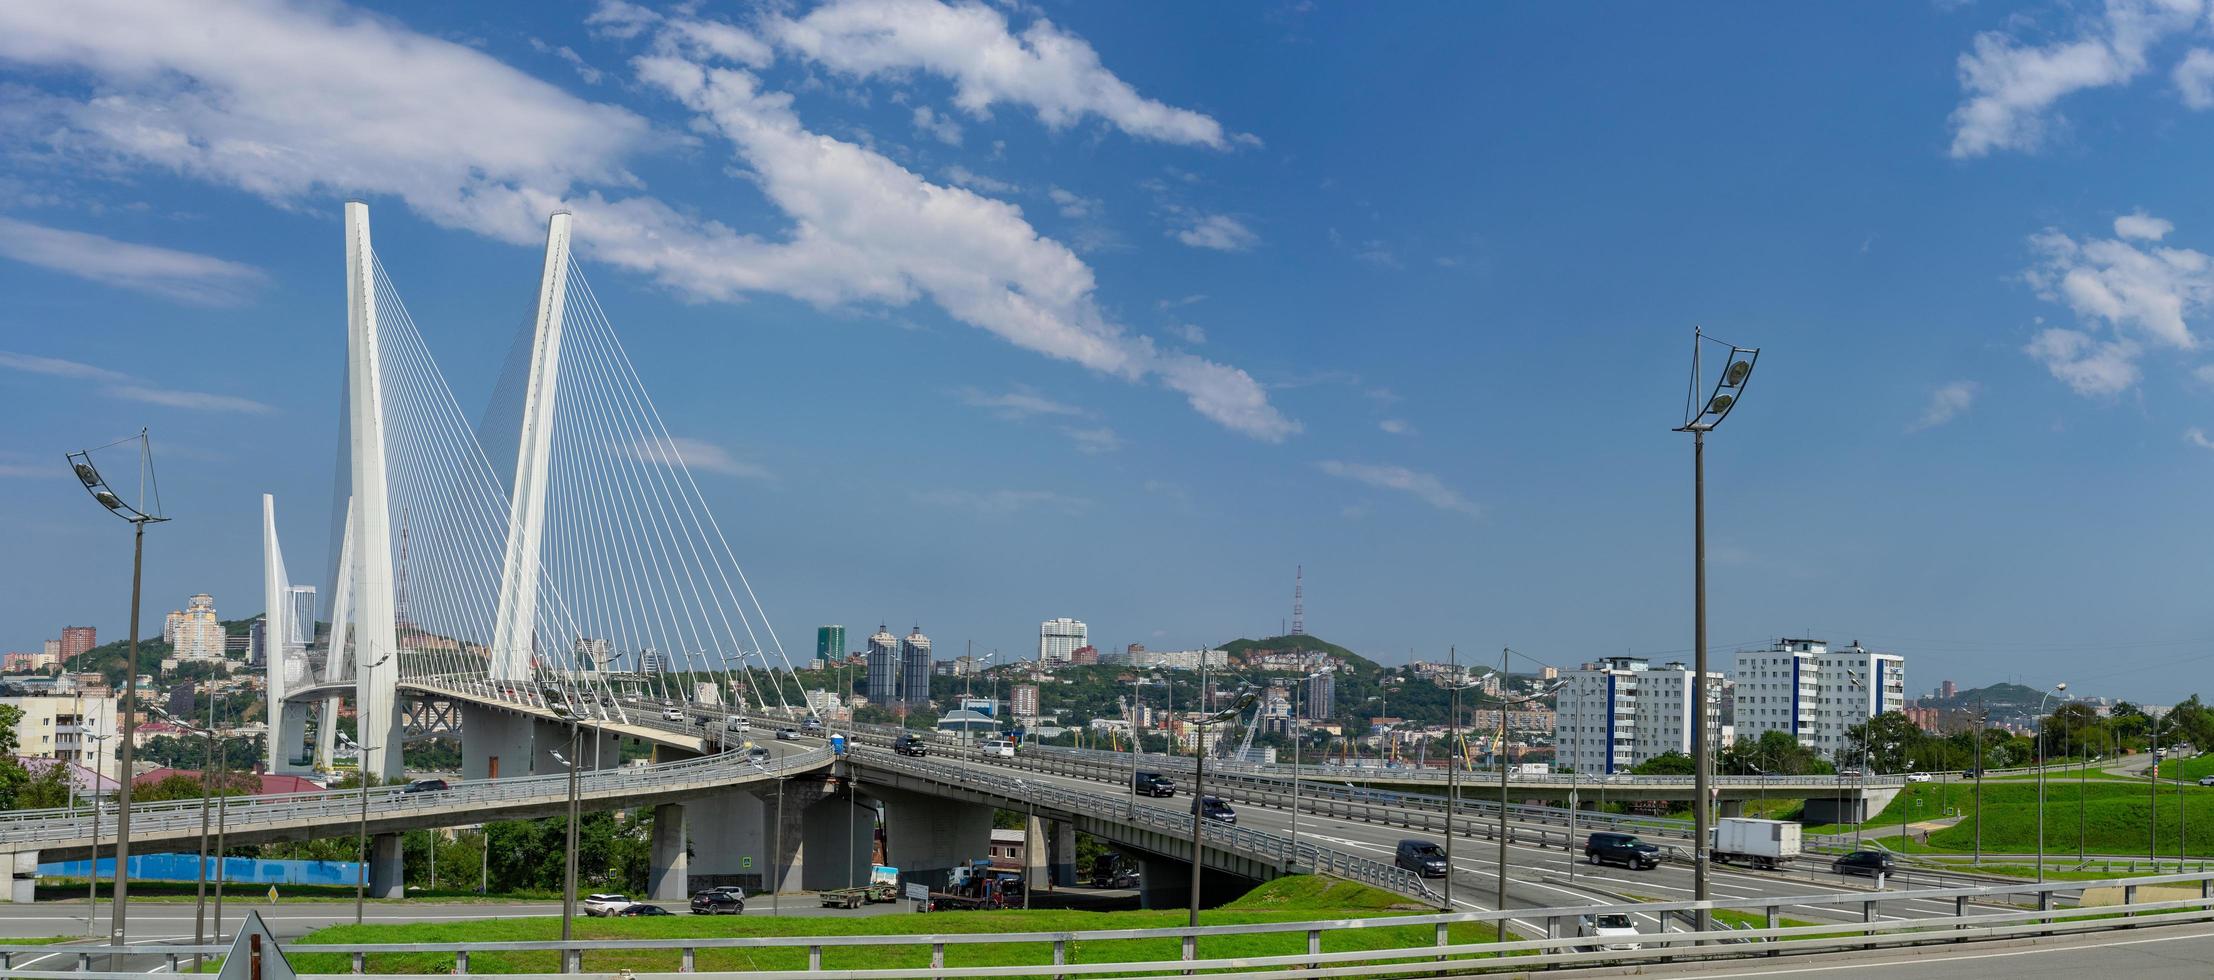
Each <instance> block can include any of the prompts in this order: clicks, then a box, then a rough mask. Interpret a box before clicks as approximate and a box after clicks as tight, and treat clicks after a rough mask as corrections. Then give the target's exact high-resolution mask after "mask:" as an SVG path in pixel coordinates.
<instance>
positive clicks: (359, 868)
mask: <svg viewBox="0 0 2214 980" xmlns="http://www.w3.org/2000/svg"><path fill="white" fill-rule="evenodd" d="M390 659H392V655H391V654H389V653H388V654H385V655H384V656H382V657H378V658H377V662H376V663H373V664H370V665H369V666H368V667H367V668H364V669H366V670H375V669H377V668H379V667H382V666H384V662H385V661H387V660H390ZM362 734H363V735H367V734H369V733H368V732H367V731H363V732H362ZM356 748H357V749H359V750H360V752H361V755H360V756H358V757H357V758H358V760H359V761H358V762H357V763H356V764H355V766H354V778H355V779H358V780H360V781H361V828H360V830H359V831H358V832H357V833H356V836H355V838H354V855H355V857H356V859H357V860H358V862H359V863H358V864H357V865H356V866H355V867H354V924H355V925H357V926H358V925H360V924H361V909H362V904H363V903H362V899H363V898H364V897H365V896H366V895H367V894H368V892H369V753H371V752H377V751H380V750H382V749H383V748H384V746H381V745H376V746H372V745H370V744H369V743H368V741H366V740H364V741H363V742H362V743H361V744H360V745H358V746H356Z"/></svg>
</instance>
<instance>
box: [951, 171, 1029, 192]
mask: <svg viewBox="0 0 2214 980" xmlns="http://www.w3.org/2000/svg"><path fill="white" fill-rule="evenodd" d="M944 173H945V178H946V179H947V180H950V181H952V182H954V183H956V184H959V185H961V186H963V187H966V188H969V189H971V190H979V191H984V192H985V193H988V194H1014V193H1018V192H1020V191H1021V190H1022V188H1021V187H1018V186H1016V185H1014V184H1010V183H1008V182H1006V181H1004V180H1000V179H998V178H996V177H986V176H984V175H983V174H980V173H977V172H976V171H973V170H970V169H969V168H967V167H964V166H961V165H960V164H954V165H953V166H950V167H947V168H946V169H945V170H944Z"/></svg>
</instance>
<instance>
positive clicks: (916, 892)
mask: <svg viewBox="0 0 2214 980" xmlns="http://www.w3.org/2000/svg"><path fill="white" fill-rule="evenodd" d="M907 897H908V898H912V899H914V900H915V901H918V902H927V901H930V889H929V888H927V887H925V886H923V885H921V884H918V883H916V882H912V881H910V882H908V883H907Z"/></svg>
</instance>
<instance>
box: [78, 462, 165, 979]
mask: <svg viewBox="0 0 2214 980" xmlns="http://www.w3.org/2000/svg"><path fill="white" fill-rule="evenodd" d="M134 440H135V441H136V442H137V443H138V504H137V505H136V506H133V505H131V504H127V503H124V502H123V498H122V497H121V496H118V495H117V494H116V492H115V490H114V488H112V487H110V486H108V481H107V480H106V479H103V478H102V477H101V476H100V471H99V469H97V468H96V467H94V466H93V465H92V454H93V453H95V452H98V451H99V450H97V449H85V450H79V451H77V452H73V453H70V454H68V455H67V456H66V457H65V458H66V459H68V461H69V468H70V470H71V471H73V472H74V473H76V474H77V482H79V483H82V484H84V486H85V492H86V493H89V494H91V495H92V499H93V500H94V501H96V502H98V503H99V505H100V506H102V507H105V508H107V509H108V512H109V513H112V514H114V515H115V516H117V517H120V518H122V519H124V520H125V521H128V522H129V523H130V525H131V635H130V636H129V637H128V639H129V641H130V642H129V651H130V652H129V653H128V654H126V655H125V659H124V662H123V701H122V705H123V741H122V744H121V745H119V746H118V747H117V753H116V772H117V774H118V775H119V776H120V777H121V778H120V779H117V780H116V787H115V890H114V892H113V893H112V894H111V895H109V900H108V912H109V916H108V944H109V945H111V946H116V947H121V946H124V945H126V939H125V933H126V932H127V931H128V930H127V926H128V925H129V922H130V900H131V871H130V864H131V743H132V742H133V741H134V740H135V739H136V738H137V736H138V724H137V718H138V710H137V705H138V601H139V582H140V579H141V573H142V572H143V571H144V570H145V567H146V525H148V524H159V523H161V522H163V521H166V520H168V519H169V518H166V517H163V516H161V513H160V511H161V485H160V483H159V482H157V481H155V479H154V444H153V443H152V441H150V440H148V439H147V437H146V430H145V429H140V430H138V435H136V436H132V437H130V438H127V439H118V440H116V441H115V442H111V443H109V444H108V446H119V445H122V444H123V443H126V442H131V441H134ZM108 446H102V447H100V448H101V449H106V448H108ZM149 487H151V488H152V489H153V494H154V506H153V508H152V509H148V508H147V507H146V493H147V490H148V488H149ZM98 771H99V770H97V769H95V770H94V772H95V773H96V774H97V773H98ZM95 782H97V780H95ZM92 805H93V809H94V811H95V812H97V811H98V810H99V807H100V800H99V794H98V793H94V794H93V804H92ZM93 868H94V870H98V868H99V849H98V848H97V847H95V848H94V850H93ZM118 962H120V957H111V958H110V963H109V965H110V966H111V967H112V966H114V965H115V964H116V963H118Z"/></svg>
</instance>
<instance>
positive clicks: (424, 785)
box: [400, 779, 453, 793]
mask: <svg viewBox="0 0 2214 980" xmlns="http://www.w3.org/2000/svg"><path fill="white" fill-rule="evenodd" d="M452 788H453V785H452V784H451V783H448V782H446V781H445V780H443V779H418V780H415V781H413V782H411V783H408V784H407V785H406V786H402V787H400V792H402V793H437V792H440V791H443V790H449V789H452Z"/></svg>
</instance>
